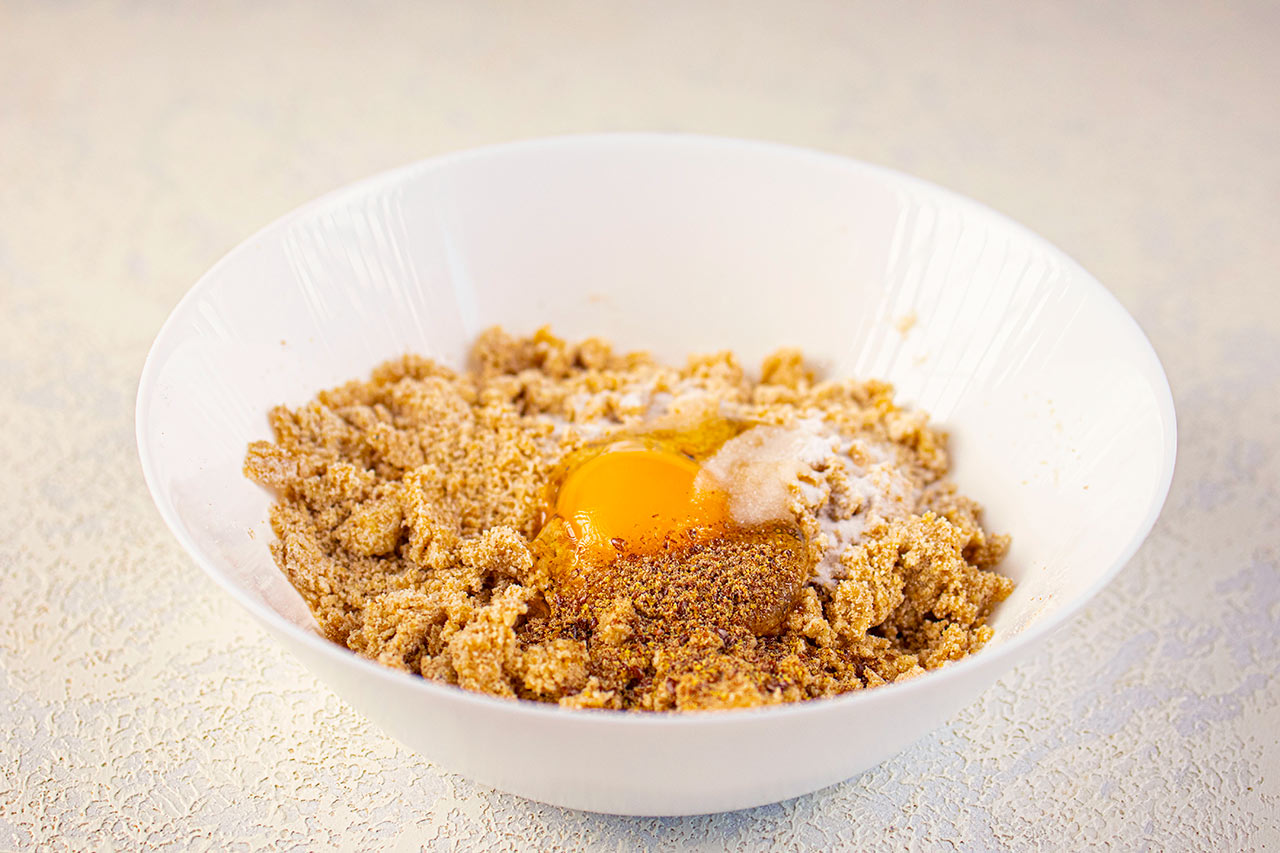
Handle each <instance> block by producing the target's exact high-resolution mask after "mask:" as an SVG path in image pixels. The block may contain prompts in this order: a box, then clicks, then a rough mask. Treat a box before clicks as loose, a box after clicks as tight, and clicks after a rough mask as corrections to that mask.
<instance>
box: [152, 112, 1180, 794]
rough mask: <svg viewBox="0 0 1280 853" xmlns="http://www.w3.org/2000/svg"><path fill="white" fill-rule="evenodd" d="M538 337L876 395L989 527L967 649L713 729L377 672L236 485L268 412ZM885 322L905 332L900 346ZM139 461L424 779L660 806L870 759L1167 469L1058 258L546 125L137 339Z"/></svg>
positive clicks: (1124, 358)
mask: <svg viewBox="0 0 1280 853" xmlns="http://www.w3.org/2000/svg"><path fill="white" fill-rule="evenodd" d="M494 323H500V324H503V325H505V326H506V327H508V328H509V329H511V330H516V331H523V332H527V331H532V330H533V329H534V328H536V327H537V326H539V325H542V324H544V323H549V324H551V325H552V326H553V327H554V329H555V331H556V332H557V333H558V334H560V335H562V336H566V337H569V338H574V337H579V336H588V335H601V336H604V337H607V338H611V339H613V340H614V341H616V342H617V343H618V344H619V345H621V346H625V347H634V348H645V349H650V350H652V351H654V352H655V353H656V354H657V355H659V356H661V357H666V358H669V359H682V358H683V357H684V355H685V354H687V353H689V352H695V351H702V352H705V351H709V350H716V349H721V348H730V349H733V350H735V351H736V352H737V353H738V354H739V355H740V356H741V357H742V358H743V360H744V362H745V363H747V364H752V363H758V362H757V361H756V360H757V359H759V358H760V356H762V355H763V354H764V353H766V352H767V351H769V350H772V349H774V348H776V347H778V346H781V345H795V346H800V347H802V348H803V349H804V350H805V352H806V353H809V354H811V355H813V356H815V357H817V358H819V359H821V360H822V362H823V364H824V365H825V367H826V370H827V372H828V374H829V375H841V376H855V377H879V378H884V379H888V380H890V381H892V382H894V383H895V384H896V385H897V387H898V389H899V394H900V399H901V400H904V401H906V402H909V403H911V404H914V405H918V406H922V407H923V408H925V409H926V410H927V411H929V412H930V413H931V414H932V415H933V416H934V418H935V419H936V420H937V421H939V422H941V423H942V424H943V425H945V427H946V428H947V429H948V430H950V432H951V434H952V445H951V446H952V450H953V456H954V460H955V467H954V476H955V479H956V480H957V481H958V482H959V484H960V485H961V487H962V489H963V490H965V491H966V492H967V493H968V494H970V495H972V496H974V497H975V498H977V499H978V500H980V501H981V502H982V503H984V504H985V505H986V507H987V516H986V519H987V522H988V524H987V526H988V527H989V529H992V530H995V531H1002V532H1008V533H1011V534H1012V535H1013V542H1014V544H1013V548H1012V550H1011V551H1010V553H1009V556H1008V558H1007V559H1006V561H1005V563H1004V564H1003V567H1002V569H1003V571H1004V572H1006V573H1008V574H1010V575H1012V576H1013V578H1014V579H1015V580H1016V581H1017V582H1018V587H1017V590H1016V592H1014V594H1013V595H1012V597H1010V598H1009V599H1008V600H1007V601H1005V602H1004V603H1003V604H1002V605H1000V606H999V608H998V610H997V612H996V614H995V617H994V619H993V620H992V622H991V624H992V626H993V628H994V629H995V638H994V639H993V640H992V642H991V643H990V644H989V645H988V647H987V648H986V649H985V650H983V651H981V652H979V653H978V654H976V655H974V656H972V657H969V658H967V659H965V660H962V661H959V662H957V663H954V664H952V665H949V666H948V667H946V668H945V669H943V670H940V671H938V672H933V673H929V674H927V675H925V676H923V677H921V678H919V679H916V680H913V681H909V682H906V683H902V684H894V685H890V686H886V687H881V688H878V689H875V690H868V691H864V692H859V693H856V694H852V695H848V696H844V697H841V698H836V699H829V700H821V701H812V702H806V703H800V704H795V705H790V706H783V707H772V708H765V709H760V710H750V711H728V712H717V713H705V714H687V715H679V714H661V715H655V714H643V713H626V712H616V711H570V710H561V709H560V708H558V707H554V706H547V705H540V704H536V703H529V702H522V701H504V700H500V699H495V698H491V697H488V696H482V695H477V694H474V693H467V692H464V691H462V690H459V689H455V688H453V687H449V686H446V685H441V684H434V683H431V682H428V681H424V680H422V679H420V678H416V677H413V676H410V675H407V674H404V673H401V672H395V671H392V670H389V669H384V668H382V667H380V666H378V665H377V664H374V663H372V662H370V661H367V660H363V659H361V658H358V657H356V656H355V655H354V654H352V653H351V652H349V651H347V650H346V649H343V648H341V647H339V646H337V645H334V644H332V643H330V642H328V641H327V640H325V639H323V638H322V637H321V636H320V635H319V634H318V633H317V631H316V627H315V623H314V622H313V620H312V618H311V616H310V614H309V613H308V611H307V608H306V607H305V606H304V605H303V603H302V600H301V599H300V598H299V596H298V594H297V593H296V592H295V591H294V590H293V588H292V587H291V586H290V585H289V584H288V582H287V581H286V580H285V578H284V577H283V575H282V574H281V573H280V571H279V570H278V569H277V568H276V566H275V565H274V564H273V562H272V560H271V556H270V554H269V553H268V550H267V543H268V542H269V541H270V540H271V536H272V534H271V530H270V527H269V526H268V525H267V523H266V517H267V508H268V505H269V500H270V499H269V497H268V495H267V494H266V493H265V492H264V491H263V490H261V489H259V488H258V487H256V486H255V485H253V484H252V483H250V482H249V481H248V480H246V479H245V478H244V477H243V476H242V474H241V464H242V460H243V458H244V451H245V447H246V445H247V444H248V443H249V442H250V441H251V440H253V439H258V438H266V437H269V431H268V428H267V420H266V413H267V410H268V408H269V407H271V406H273V405H275V404H277V403H282V402H283V403H289V404H300V403H303V402H305V401H307V400H308V399H310V398H311V397H312V396H313V394H314V393H315V392H316V391H319V390H320V389H322V388H326V387H329V386H333V385H336V384H338V383H340V382H343V381H345V380H347V379H351V378H356V377H363V376H366V375H367V373H368V371H369V370H370V369H371V368H372V367H373V366H374V365H375V364H377V363H378V362H379V361H381V360H383V359H386V358H389V357H392V356H396V355H399V354H401V353H403V352H405V351H412V352H417V353H422V354H425V355H429V356H432V357H435V358H437V359H442V360H444V361H446V362H449V363H452V364H455V365H457V364H458V363H459V362H460V360H461V358H462V356H463V354H464V352H465V350H466V348H467V346H468V343H469V342H470V341H471V340H472V338H473V336H474V335H475V334H476V333H477V332H478V331H480V330H481V329H483V328H485V327H487V326H489V325H491V324H494ZM903 329H905V331H903ZM137 432H138V449H139V452H140V455H141V458H142V465H143V469H144V471H145V473H146V479H147V484H148V486H149V487H150V489H151V492H152V495H153V496H154V498H155V502H156V505H157V506H158V507H159V509H160V513H161V515H163V516H164V519H165V521H166V522H167V523H168V525H169V527H170V528H171V529H172V530H173V532H174V534H175V535H176V536H177V537H178V539H179V540H180V541H181V542H182V544H183V546H184V547H185V548H186V549H187V550H188V551H189V552H190V553H191V555H192V556H193V557H194V558H195V560H196V562H198V563H199V564H200V565H201V566H202V567H203V568H204V570H205V571H207V572H208V573H209V574H210V575H211V576H212V577H213V578H214V579H215V580H216V581H218V583H220V584H221V585H222V586H223V587H224V588H225V589H226V590H227V591H228V592H229V593H231V595H232V596H234V597H235V598H236V600H237V601H239V602H240V603H241V604H243V605H244V606H245V608H247V609H248V610H249V612H250V613H252V614H253V615H254V616H255V617H257V619H258V620H259V621H260V622H261V623H262V624H263V625H264V626H265V627H266V628H267V629H268V630H269V631H270V633H271V634H273V635H274V636H275V637H277V638H279V640H280V641H281V642H283V643H284V644H285V645H286V646H287V647H288V648H290V649H291V650H293V652H294V653H295V654H297V656H298V657H299V658H301V659H302V661H303V662H304V663H305V664H306V665H307V666H308V667H310V668H311V669H312V670H314V671H315V673H316V674H317V675H318V676H319V677H320V678H322V679H323V680H324V681H325V682H327V683H328V684H330V685H331V686H332V687H333V689H334V690H336V691H337V692H338V693H339V694H340V695H341V696H342V697H343V698H344V699H346V700H347V702H349V703H350V705H351V706H352V707H353V708H356V709H358V710H359V711H360V712H361V713H363V714H367V715H368V717H369V718H370V719H372V720H373V721H374V722H376V723H377V724H379V725H380V726H382V727H383V728H384V729H385V730H386V731H387V732H388V733H389V734H391V735H392V736H393V737H395V738H397V739H398V740H400V741H401V742H403V743H404V744H406V745H407V746H409V747H411V748H412V749H414V750H417V751H419V752H420V753H421V754H422V755H423V756H424V757H426V758H428V759H430V760H431V761H433V762H436V763H438V764H439V765H440V766H441V767H444V768H447V769H449V770H452V771H455V772H457V773H460V774H462V775H464V776H468V777H471V778H473V779H476V780H478V781H480V782H484V783H487V784H489V785H493V786H495V787H497V788H502V789H504V790H507V791H512V792H514V793H517V794H521V795H523V796H526V797H531V798H533V799H536V800H542V801H544V802H548V803H554V804H557V805H563V806H570V807H574V808H581V809H589V810H593V811H603V812H615V813H623V814H645V815H677V814H693V813H701V812H712V811H721V810H726V809H738V808H744V807H747V806H755V805H759V804H762V803H770V802H774V801H777V800H781V799H784V798H787V797H793V796H796V795H798V794H803V793H806V792H808V791H813V790H815V789H817V788H821V787H823V786H825V785H829V784H831V783H833V782H837V781H839V780H841V779H846V778H848V777H850V776H853V775H855V774H857V773H859V772H861V771H862V770H865V769H866V768H868V767H871V766H872V765H874V764H876V763H877V762H879V761H882V760H884V759H885V758H887V757H888V756H890V755H892V754H894V753H895V752H897V751H898V750H900V749H902V748H903V747H904V746H906V745H907V744H909V743H910V742H911V741H913V740H915V739H917V738H919V737H920V736H921V735H923V734H925V733H926V732H928V731H929V730H930V729H932V728H934V727H935V726H937V725H938V724H939V723H941V722H942V721H944V720H946V719H947V718H948V717H950V716H951V715H953V714H955V713H956V711H958V710H959V709H960V708H961V707H963V706H964V705H965V704H967V703H969V702H971V701H972V700H973V699H974V698H975V697H976V696H977V695H978V694H979V693H980V692H981V691H982V690H984V689H985V688H986V687H988V686H989V685H990V684H991V683H992V682H993V681H994V680H995V679H996V678H998V677H999V676H1000V674H1001V673H1002V672H1004V671H1005V670H1007V669H1008V668H1009V667H1011V666H1012V665H1013V664H1014V663H1015V662H1017V661H1018V660H1020V659H1021V658H1022V657H1023V656H1024V655H1026V654H1029V653H1030V652H1032V651H1033V650H1034V649H1035V648H1036V647H1037V646H1038V645H1039V644H1040V643H1041V641H1043V640H1044V638H1045V637H1046V636H1047V635H1048V634H1049V633H1050V632H1051V631H1052V630H1053V629H1054V628H1055V627H1057V626H1059V625H1061V624H1062V623H1063V621H1064V620H1066V619H1067V618H1068V617H1070V616H1071V615H1072V614H1073V613H1075V612H1076V611H1078V610H1079V609H1080V607H1081V606H1082V605H1083V604H1084V603H1085V602H1086V601H1088V600H1089V598H1090V597H1091V596H1093V595H1094V594H1095V593H1097V592H1098V590H1099V589H1101V588H1102V586H1103V585H1104V584H1105V583H1106V582H1107V581H1108V580H1109V579H1110V578H1111V577H1112V576H1113V575H1114V574H1115V573H1116V571H1118V570H1119V569H1120V567H1121V566H1123V565H1124V563H1125V561H1126V560H1128V559H1129V557H1130V556H1131V555H1132V554H1133V553H1134V551H1135V550H1136V549H1137V548H1138V546H1139V544H1140V543H1141V542H1142V540H1143V539H1144V538H1145V536H1146V535H1147V533H1148V531H1149V530H1150V529H1151V526H1152V524H1153V523H1154V522H1155V519H1156V516H1157V515H1158V513H1159V511H1160V507H1161V505H1162V504H1163V502H1164V498H1165V494H1166V492H1167V490H1168V487H1169V481H1170V477H1171V476H1172V473H1173V462H1174V448H1175V427H1174V412H1173V403H1172V399H1171V397H1170V394H1169V387H1168V384H1167V382H1166V380H1165V376H1164V373H1163V371H1162V369H1161V366H1160V362H1159V361H1158V359H1157V358H1156V355H1155V353H1154V352H1153V351H1152V349H1151V347H1150V345H1149V344H1148V343H1147V340H1146V339H1145V338H1144V337H1143V334H1142V332H1141V330H1139V328H1138V326H1137V325H1136V324H1135V323H1134V322H1133V320H1132V319H1131V318H1130V317H1129V316H1128V315H1127V314H1126V313H1125V311H1124V310H1123V309H1122V308H1121V306H1120V305H1119V304H1118V303H1117V302H1116V300H1115V299H1114V298H1113V297H1112V296H1111V295H1110V294H1109V293H1107V291H1106V290H1105V289H1103V287H1102V286H1101V285H1099V284H1098V282H1097V281H1095V280H1094V279H1093V278H1092V277H1090V276H1089V274H1088V273H1086V272H1085V271H1084V270H1083V269H1081V268H1080V267H1079V266H1078V265H1076V264H1075V263H1074V262H1073V261H1072V260H1071V259H1070V258H1068V257H1066V256H1065V255H1064V254H1063V253H1062V252H1061V251H1059V250H1057V249H1055V248H1054V247H1053V246H1051V245H1050V244H1048V243H1047V242H1045V241H1044V240H1043V239H1041V238H1040V237H1037V236H1036V235H1034V234H1032V233H1030V232H1029V231H1027V230H1026V229H1024V228H1022V227H1020V226H1018V225H1016V224H1014V223H1013V222H1010V221H1009V220H1007V219H1005V218H1003V217H1002V216H1000V215H998V214H995V213H993V212H991V211H990V210H987V209H986V208H984V207H982V206H980V205H978V204H975V203H973V202H971V201H968V200H966V199H964V198H960V197H958V196H955V195H953V194H951V193H949V192H946V191H944V190H941V189H939V188H937V187H934V186H931V185H929V184H927V183H924V182H922V181H919V180H916V179H914V178H910V177H906V176H903V175H899V174H895V173H893V172H890V171H886V170H884V169H880V168H876V167H873V166H868V165H865V164H862V163H857V162H854V161H851V160H846V159H843V158H839V157H835V156H830V155H826V154H820V153H815V152H811V151H804V150H798V149H794V148H787V147H781V146H777V145H772V144H764V143H756V142H743V141H736V140H727V139H711V138H702V137H691V136H667V135H633V134H625V135H605V136H582V137H567V138H556V139H548V140H540V141H533V142H525V143H517V144H512V145H502V146H497V147H492V148H484V149H480V150H477V151H470V152H464V153H461V154H455V155H451V156H447V157H440V158H436V159H432V160H428V161H426V162H423V163H419V164H417V165H414V166H409V167H407V168H404V169H400V170H397V171H394V172H391V173H389V174H385V175H381V176H378V177H374V178H371V179H369V180H366V181H363V182H361V183H359V184H356V185H354V186H352V187H349V188H347V189H345V190H341V191H339V192H336V193H334V194H331V195H328V196H325V197H324V198H321V199H319V200H318V201H315V202H313V203H311V204H308V205H306V206H305V207H302V208H301V209H299V210H297V211H295V212H293V213H291V214H289V215H288V216H286V217H284V218H283V219H281V220H279V221H278V222H275V223H274V224H272V225H270V226H268V227H267V228H266V229H264V230H263V231H261V232H259V233H258V234H257V235H255V236H254V237H252V238H251V239H250V240H248V241H247V242H246V243H244V244H243V245H241V246H240V247H238V248H237V249H235V251H233V252H231V254H229V255H228V256H227V257H226V258H224V259H222V260H221V261H220V262H219V263H218V264H217V265H216V266H214V268H213V269H211V270H210V271H209V272H208V273H206V274H205V275H204V277H202V278H201V279H200V281H198V282H197V283H196V285H195V286H194V287H193V288H192V289H191V292H190V293H188V294H187V296H186V298H184V299H183V300H182V302H181V303H180V304H179V305H178V307H177V308H176V309H175V310H174V312H173V314H172V316H170V317H169V320H168V322H166V323H165V325H164V328H163V329H162V330H161V331H160V334H159V337H157V339H156V342H155V344H154V346H153V347H152V350H151V354H150V356H149V357H148V359H147V363H146V366H145V368H144V370H143V374H142V381H141V386H140V388H139V390H138V406H137Z"/></svg>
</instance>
